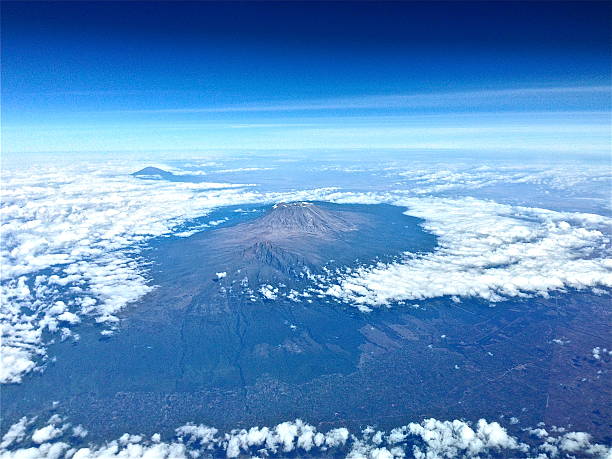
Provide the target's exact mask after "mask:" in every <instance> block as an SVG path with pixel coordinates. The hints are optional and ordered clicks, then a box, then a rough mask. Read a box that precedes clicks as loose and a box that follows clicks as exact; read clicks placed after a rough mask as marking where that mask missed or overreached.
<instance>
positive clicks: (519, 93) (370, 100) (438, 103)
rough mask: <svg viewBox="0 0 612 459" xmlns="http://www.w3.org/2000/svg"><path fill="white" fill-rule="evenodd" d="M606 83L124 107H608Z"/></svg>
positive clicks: (269, 109)
mask: <svg viewBox="0 0 612 459" xmlns="http://www.w3.org/2000/svg"><path fill="white" fill-rule="evenodd" d="M611 93H612V90H611V88H610V87H609V86H555V87H523V88H504V89H479V90H470V91H456V92H450V91H449V92H446V91H441V92H428V93H415V94H387V95H358V96H350V97H338V98H321V99H306V100H285V101H276V102H266V103H241V104H229V105H220V106H204V107H168V108H151V109H146V108H145V109H127V110H117V111H118V112H123V113H126V112H129V113H151V114H155V113H166V114H171V113H177V114H180V113H232V112H245V113H248V112H294V111H324V110H355V109H387V110H388V109H418V108H446V109H464V110H470V109H474V108H478V107H487V106H489V107H492V106H494V107H496V108H498V109H499V108H501V109H503V108H513V107H520V106H524V104H525V103H527V104H528V105H532V106H535V107H541V106H542V105H545V106H546V107H547V108H549V109H550V108H552V107H551V103H552V104H553V105H554V106H567V105H569V106H580V105H587V106H589V107H590V106H593V105H598V106H609V105H610V101H609V96H610V94H611Z"/></svg>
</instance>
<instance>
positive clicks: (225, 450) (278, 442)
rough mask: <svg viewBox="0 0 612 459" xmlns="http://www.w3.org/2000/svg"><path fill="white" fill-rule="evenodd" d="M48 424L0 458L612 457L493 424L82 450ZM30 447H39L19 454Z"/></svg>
mask: <svg viewBox="0 0 612 459" xmlns="http://www.w3.org/2000/svg"><path fill="white" fill-rule="evenodd" d="M51 421H52V420H51V419H50V420H49V423H48V424H47V425H45V426H42V427H39V428H38V429H34V427H32V425H31V424H32V423H33V422H34V420H28V419H27V418H23V419H21V420H20V421H18V422H17V423H16V424H15V425H13V426H11V427H10V428H9V431H8V432H7V434H5V437H4V439H3V443H2V444H1V445H0V458H2V459H18V458H19V459H21V458H37V459H38V458H47V459H51V458H54V459H70V458H80V459H94V458H95V459H103V458H104V459H110V458H132V459H138V458H139V459H187V458H192V457H202V456H207V455H209V454H214V455H215V456H219V455H225V456H226V457H228V458H235V457H254V456H255V455H257V456H262V457H266V456H280V457H283V456H285V455H286V454H297V455H298V457H299V455H300V453H310V454H313V455H314V456H321V455H326V454H327V453H329V454H330V455H331V454H333V455H334V456H344V457H347V458H349V459H400V458H404V457H414V458H417V459H445V458H446V459H450V458H456V457H463V458H466V459H469V458H473V459H475V458H481V459H483V458H486V457H493V456H496V455H497V453H502V455H503V456H504V457H507V456H508V455H510V456H511V457H516V458H529V457H531V458H533V457H538V458H539V459H550V458H570V457H575V456H576V455H580V457H583V456H584V457H593V458H602V459H603V458H606V457H607V455H609V454H611V450H610V448H608V447H607V446H605V445H601V444H597V443H593V442H592V439H591V436H590V435H589V434H587V433H584V432H560V435H558V436H551V435H549V434H548V432H546V431H545V430H544V429H538V430H537V431H536V430H535V429H531V430H529V429H528V431H529V432H531V433H532V434H533V435H532V437H531V438H533V439H534V441H533V442H531V443H530V444H526V443H523V442H521V441H519V440H518V439H517V438H516V437H514V436H512V435H510V434H509V433H508V432H507V431H506V429H505V428H503V427H502V426H501V425H500V424H498V423H497V422H488V421H486V420H484V419H481V420H479V421H478V422H477V423H476V425H471V424H470V423H468V422H465V421H460V420H453V421H439V420H437V419H426V420H424V421H422V422H420V423H410V424H407V425H404V426H400V427H397V428H395V429H392V430H391V431H390V432H389V433H387V432H385V431H380V430H378V431H377V430H375V429H373V428H371V427H368V428H366V429H364V430H362V431H361V432H357V433H356V434H353V435H351V434H350V432H349V431H348V429H346V428H336V429H332V430H329V431H327V432H319V431H317V429H316V427H314V426H313V425H310V424H307V423H305V422H303V421H301V420H299V419H296V420H295V421H287V422H282V423H280V424H278V425H276V426H274V427H251V428H250V429H235V430H231V431H229V432H227V433H225V434H221V433H219V431H218V430H217V429H215V428H213V427H209V426H206V425H203V424H200V425H195V424H186V425H184V426H181V427H179V428H177V429H176V435H175V436H174V438H171V439H170V440H168V441H163V440H162V438H161V435H159V434H154V435H152V436H150V437H149V438H147V437H145V436H143V435H133V434H128V433H126V434H124V435H122V436H121V437H120V438H118V439H116V440H111V441H107V442H104V443H102V444H93V443H90V444H87V445H83V441H82V437H83V436H84V435H80V434H79V435H75V431H76V430H77V429H76V428H74V429H73V435H72V436H69V426H70V424H61V425H60V424H58V422H55V423H52V422H51ZM55 421H57V419H56V420H55ZM28 429H29V430H30V432H28ZM32 429H34V430H33V431H32ZM81 429H83V430H84V428H83V427H80V429H79V431H81ZM556 430H561V429H556ZM540 432H544V433H543V434H540ZM534 433H537V435H535V434H534ZM64 437H67V438H64ZM68 437H69V438H68ZM30 441H32V442H34V443H37V444H38V445H37V446H34V447H22V446H21V445H22V444H23V443H24V442H25V443H27V442H30ZM20 442H21V443H20Z"/></svg>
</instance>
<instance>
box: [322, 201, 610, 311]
mask: <svg viewBox="0 0 612 459" xmlns="http://www.w3.org/2000/svg"><path fill="white" fill-rule="evenodd" d="M347 200H350V201H353V200H354V201H357V202H359V201H360V198H359V197H358V196H357V197H352V198H344V199H340V201H347ZM394 204H396V205H401V206H405V207H407V208H408V210H407V211H406V212H405V213H406V214H407V215H412V216H416V217H420V218H422V219H424V220H425V223H424V225H423V226H424V229H425V230H427V231H429V232H431V233H433V234H435V235H436V236H437V237H438V247H437V248H436V250H435V251H434V252H432V253H425V254H412V253H407V254H406V256H405V259H404V260H403V261H400V262H394V263H387V264H383V263H379V264H376V265H372V266H362V267H359V268H358V269H350V268H349V269H347V270H345V271H344V272H342V273H341V274H340V275H332V276H321V277H319V278H318V279H317V281H316V282H317V284H318V287H319V288H318V289H317V290H313V291H314V292H316V293H318V294H322V295H326V296H331V297H333V298H337V299H339V300H342V301H344V302H347V303H350V304H353V305H356V306H358V307H360V308H361V309H362V310H368V309H369V308H370V307H371V306H381V305H389V304H390V303H393V302H397V301H404V300H419V299H426V298H436V297H442V296H450V297H455V298H458V297H478V298H482V299H485V300H488V301H493V302H495V301H501V300H503V299H504V298H508V297H527V296H530V295H541V296H548V294H549V292H551V291H553V290H563V289H568V288H574V289H584V288H588V287H608V288H609V287H612V258H610V238H609V234H610V225H611V219H609V218H606V217H602V216H600V215H595V214H584V213H563V212H553V211H550V210H546V209H538V208H528V207H518V206H509V205H504V204H498V203H495V202H491V201H483V200H478V199H474V198H462V199H448V198H431V197H429V198H418V199H415V198H409V199H398V200H396V201H394Z"/></svg>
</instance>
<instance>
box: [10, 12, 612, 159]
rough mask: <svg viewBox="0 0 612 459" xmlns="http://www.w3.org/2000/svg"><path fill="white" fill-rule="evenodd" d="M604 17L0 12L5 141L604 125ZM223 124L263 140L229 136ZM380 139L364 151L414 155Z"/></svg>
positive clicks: (113, 141)
mask: <svg viewBox="0 0 612 459" xmlns="http://www.w3.org/2000/svg"><path fill="white" fill-rule="evenodd" d="M610 12H611V10H610V4H609V3H607V2H595V3H589V2H579V3H572V2H543V3H537V2H474V3H471V2H449V3H445V2H428V3H427V2H417V3H407V2H405V3H402V2H391V3H384V2H376V3H369V2H357V3H350V2H333V3H324V2H317V3H313V2H311V3H300V2H285V3H264V2H255V3H240V2H226V3H213V2H186V3H183V2H171V3H165V2H148V3H140V2H97V3H96V2H65V3H57V2H41V3H35V2H14V3H13V2H3V3H2V102H3V104H2V115H3V125H4V126H5V127H6V129H3V130H4V131H5V132H4V135H3V138H5V139H6V140H5V141H3V144H4V147H5V148H7V149H9V150H23V151H28V150H41V149H42V150H44V149H45V145H47V146H48V148H49V149H52V150H56V149H59V150H61V149H64V148H65V149H77V150H79V149H107V148H108V149H133V148H136V147H137V146H138V145H140V146H142V147H143V148H151V147H153V146H154V145H158V146H159V147H160V148H169V147H170V146H176V145H177V143H178V144H179V145H178V146H183V147H185V148H196V147H198V146H201V147H202V148H213V147H214V148H217V147H218V148H225V147H230V148H260V147H262V148H269V147H271V146H272V144H273V143H274V142H271V141H270V139H280V140H282V142H281V143H283V145H282V146H283V148H289V147H292V146H293V147H296V148H301V147H306V146H316V145H310V144H304V142H300V141H297V140H296V141H295V142H294V144H292V143H291V142H290V141H288V139H289V138H295V139H298V138H304V137H308V132H306V131H307V130H308V129H314V128H316V129H318V131H317V132H319V134H321V130H322V129H323V128H334V129H336V130H338V129H342V128H350V127H353V128H355V129H360V130H361V129H365V128H369V129H375V128H376V129H382V128H395V129H397V128H398V127H404V128H405V127H406V126H408V127H411V126H412V127H414V126H416V127H418V126H419V123H422V121H419V120H420V119H421V118H415V117H422V116H430V115H435V116H438V117H441V116H442V115H443V114H449V113H462V114H463V115H471V116H473V117H477V116H478V115H479V114H481V113H489V114H490V113H501V112H503V113H506V115H505V116H510V115H508V113H517V112H521V113H522V112H529V113H534V112H538V113H540V112H547V113H550V114H551V115H550V116H553V117H555V116H556V117H557V118H555V119H554V120H552V121H551V122H548V125H551V123H552V124H555V125H556V124H558V122H559V119H558V116H559V115H558V113H559V112H580V113H583V114H584V113H586V114H587V115H584V116H587V117H590V118H588V119H587V118H585V119H584V122H583V123H582V124H585V123H591V124H592V122H593V117H597V114H599V115H600V116H602V117H603V118H597V122H598V123H601V122H602V120H603V122H605V121H606V120H608V119H609V118H608V117H606V112H607V111H609V106H610V94H609V90H607V89H606V86H609V84H610V52H611V49H610V19H611V17H610ZM564 87H571V88H573V89H572V90H570V91H569V92H566V91H563V90H560V88H564ZM551 88H552V90H551ZM593 88H595V89H593ZM523 90H527V91H531V92H527V93H525V92H522V93H518V92H517V91H523ZM499 91H502V92H501V93H500V92H499ZM503 91H506V92H503ZM508 91H509V92H508ZM533 91H536V92H535V93H534V92H533ZM538 91H539V92H538ZM438 96H439V97H438ZM381 97H383V99H381ZM384 97H386V98H387V99H384ZM406 97H417V98H419V97H420V98H423V97H425V98H426V100H425V101H423V100H422V99H418V100H416V101H415V100H413V99H406ZM427 97H430V99H427ZM368 98H375V102H372V100H371V99H368ZM402 98H403V99H402ZM387 102H388V103H387ZM271 107H273V108H271ZM513 116H515V117H516V116H517V115H513ZM385 117H386V118H385ZM389 117H391V118H393V119H392V120H390V121H389V120H388V118H389ZM370 118H372V119H373V120H372V121H367V119H370ZM481 118H482V117H478V119H479V120H480V119H481ZM572 120H573V121H574V122H575V121H576V118H575V116H574V117H573V118H572V117H570V118H569V119H568V120H566V121H572ZM509 121H511V120H509ZM449 122H450V119H449V118H448V117H447V118H444V119H441V120H439V121H436V122H433V123H429V124H428V126H429V127H432V128H435V127H437V126H443V127H444V126H446V127H448V126H447V125H448V123H449ZM489 122H490V121H489ZM224 123H225V124H224ZM228 123H229V125H230V126H234V125H235V123H240V126H243V125H244V123H246V124H247V125H248V126H256V128H257V129H258V131H257V132H251V134H250V137H249V136H248V135H247V136H244V135H243V134H244V129H243V130H242V132H241V133H240V134H236V132H235V131H236V129H234V130H233V131H232V130H230V131H228V132H227V135H226V136H225V137H223V136H222V134H220V130H223V129H226V128H227V126H226V125H227V124H228ZM466 123H467V127H470V126H476V125H475V124H473V123H477V125H478V126H481V125H482V123H483V122H482V121H475V120H474V121H467V122H466ZM464 124H465V123H464ZM224 126H225V127H224ZM262 126H263V127H262ZM299 126H302V128H301V129H298V131H299V133H296V132H293V131H287V130H286V129H287V128H291V129H294V130H295V129H297V128H298V127H299ZM304 126H310V127H309V128H308V129H306V128H304ZM487 126H488V124H487ZM454 127H455V128H458V127H461V126H454ZM128 128H130V129H131V132H132V134H131V135H130V136H129V138H128V137H126V136H125V133H124V132H123V131H124V130H125V129H128ZM464 128H465V126H464ZM139 129H140V130H141V131H139ZM164 129H166V130H168V129H170V130H172V131H173V132H174V134H172V135H170V134H168V133H167V132H166V133H164V132H163V131H164ZM177 129H180V130H181V132H182V134H177V133H176V130H177ZM210 129H214V132H215V135H216V136H217V137H218V138H215V136H212V137H213V138H214V140H211V136H210V135H209V134H206V131H207V130H210ZM247 129H250V128H247ZM203 132H204V134H203ZM371 132H373V133H374V132H375V131H371ZM28 133H29V138H26V137H27V136H28ZM285 134H286V135H285ZM345 134H346V136H348V137H346V136H345V138H346V139H348V138H351V135H350V132H346V133H345ZM334 135H335V136H336V137H335V138H334V139H331V138H330V140H333V142H332V143H334V145H337V146H338V147H342V146H343V145H344V144H346V146H349V144H350V146H352V147H355V145H353V143H351V142H348V143H347V142H345V143H343V141H342V134H341V133H340V132H336V133H335V134H334ZM380 135H383V134H382V133H381V134H380ZM332 137H333V136H332ZM383 137H384V138H388V136H386V137H385V136H383ZM383 137H380V138H381V139H382V138H383ZM378 138H379V137H376V135H375V138H372V139H371V140H368V141H364V145H363V146H364V147H367V146H370V144H371V145H375V144H376V145H378V146H381V147H384V146H389V147H390V146H397V147H399V146H411V145H420V143H419V142H416V141H415V140H414V139H413V138H411V137H409V136H406V137H402V135H401V134H397V135H396V139H395V140H394V141H393V142H391V143H389V144H385V143H384V142H382V143H381V142H378V141H377V140H376V139H378ZM92 139H93V143H92ZM156 139H157V140H156ZM229 140H231V142H229V143H228V141H229ZM105 142H106V143H105ZM372 142H373V143H372ZM377 142H378V143H377ZM427 142H429V140H427ZM427 142H425V143H427ZM421 143H422V142H421ZM447 143H448V142H447ZM268 144H270V145H268ZM459 144H460V143H459ZM459 144H458V145H459ZM449 145H452V142H450V143H449ZM459 146H460V145H459Z"/></svg>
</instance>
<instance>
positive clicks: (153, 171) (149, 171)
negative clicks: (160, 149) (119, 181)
mask: <svg viewBox="0 0 612 459" xmlns="http://www.w3.org/2000/svg"><path fill="white" fill-rule="evenodd" d="M132 175H134V176H139V175H147V176H149V175H161V176H166V175H173V174H172V172H168V171H165V170H163V169H160V168H159V167H152V166H148V167H145V168H144V169H140V170H139V171H136V172H134V173H132Z"/></svg>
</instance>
